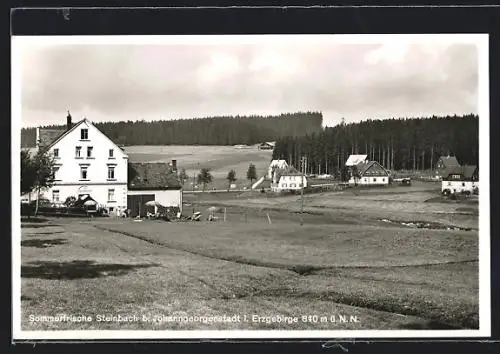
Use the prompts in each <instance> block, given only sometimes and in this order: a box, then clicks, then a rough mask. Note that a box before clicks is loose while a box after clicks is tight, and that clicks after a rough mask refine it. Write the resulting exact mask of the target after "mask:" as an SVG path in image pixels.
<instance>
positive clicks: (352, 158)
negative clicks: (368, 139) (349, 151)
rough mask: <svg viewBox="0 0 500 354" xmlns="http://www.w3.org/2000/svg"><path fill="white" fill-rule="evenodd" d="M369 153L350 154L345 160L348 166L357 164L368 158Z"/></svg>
mask: <svg viewBox="0 0 500 354" xmlns="http://www.w3.org/2000/svg"><path fill="white" fill-rule="evenodd" d="M367 157H368V155H349V158H348V159H347V161H346V162H345V165H346V166H355V165H357V164H359V163H361V162H363V161H365V160H366V158H367Z"/></svg>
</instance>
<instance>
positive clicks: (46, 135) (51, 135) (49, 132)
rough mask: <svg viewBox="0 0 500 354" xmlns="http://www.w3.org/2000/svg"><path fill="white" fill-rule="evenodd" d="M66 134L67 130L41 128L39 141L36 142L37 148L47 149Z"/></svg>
mask: <svg viewBox="0 0 500 354" xmlns="http://www.w3.org/2000/svg"><path fill="white" fill-rule="evenodd" d="M65 132H66V129H54V128H39V129H38V141H37V142H36V146H39V147H41V148H46V147H48V146H50V145H51V144H52V143H53V142H54V141H56V140H57V139H58V138H59V137H60V136H61V135H63V134H64V133H65Z"/></svg>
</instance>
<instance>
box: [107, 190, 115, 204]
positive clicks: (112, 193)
mask: <svg viewBox="0 0 500 354" xmlns="http://www.w3.org/2000/svg"><path fill="white" fill-rule="evenodd" d="M114 201H115V190H114V189H108V202H114Z"/></svg>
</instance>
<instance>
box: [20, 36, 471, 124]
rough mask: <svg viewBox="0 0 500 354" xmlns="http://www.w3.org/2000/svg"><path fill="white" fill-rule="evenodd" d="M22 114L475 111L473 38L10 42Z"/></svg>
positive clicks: (53, 118)
mask: <svg viewBox="0 0 500 354" xmlns="http://www.w3.org/2000/svg"><path fill="white" fill-rule="evenodd" d="M20 56H21V57H20V58H18V60H20V70H21V105H22V108H21V115H22V118H21V119H22V126H23V127H28V126H40V125H48V124H65V122H66V115H67V111H68V110H69V111H70V112H71V115H72V116H73V119H74V121H78V120H80V119H82V118H84V117H86V118H88V119H89V120H91V121H94V122H103V121H123V120H134V121H135V120H141V119H144V120H160V119H162V120H169V119H179V118H194V117H208V116H217V115H250V114H264V115H272V114H280V113H287V112H297V111H320V112H322V113H323V123H324V125H328V126H333V125H335V124H338V123H339V122H340V121H341V119H342V118H344V119H345V121H346V122H356V121H360V120H366V119H368V118H371V119H384V118H392V117H395V118H396V117H420V116H431V115H446V114H457V115H460V114H468V113H478V49H477V47H476V45H475V44H474V43H472V42H470V41H469V42H462V43H460V42H456V41H428V40H415V39H411V40H410V39H408V40H405V39H404V38H403V39H402V40H401V39H398V40H394V39H387V40H381V41H378V42H369V43H365V44H359V43H354V42H353V43H349V42H346V41H343V42H341V43H336V42H332V41H329V42H328V41H325V42H321V40H303V39H301V40H290V37H289V38H288V39H287V40H278V41H264V40H263V41H258V40H253V41H250V42H248V43H247V42H243V41H241V42H238V41H222V42H217V41H207V42H206V43H205V42H188V41H186V43H182V42H180V41H176V42H173V43H170V44H168V43H167V44H165V43H155V42H153V43H149V44H138V43H136V44H125V43H124V44H117V43H115V44H114V45H108V44H88V43H87V44H50V43H42V42H40V43H36V42H32V43H31V44H30V45H26V46H23V47H22V50H21V52H20Z"/></svg>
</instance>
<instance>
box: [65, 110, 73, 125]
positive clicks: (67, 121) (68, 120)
mask: <svg viewBox="0 0 500 354" xmlns="http://www.w3.org/2000/svg"><path fill="white" fill-rule="evenodd" d="M72 127H73V123H72V122H71V114H70V113H69V111H68V116H67V117H66V130H70V129H71V128H72Z"/></svg>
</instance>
